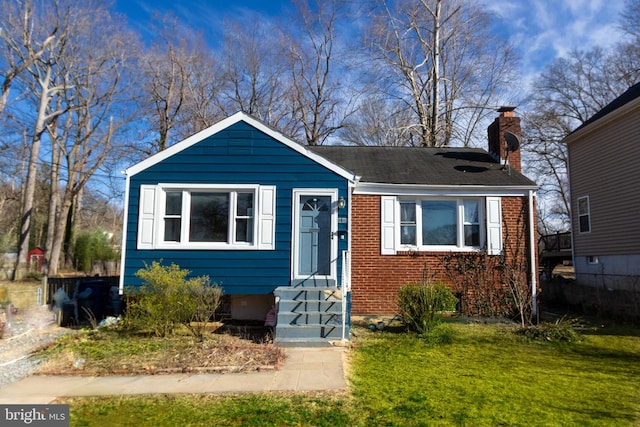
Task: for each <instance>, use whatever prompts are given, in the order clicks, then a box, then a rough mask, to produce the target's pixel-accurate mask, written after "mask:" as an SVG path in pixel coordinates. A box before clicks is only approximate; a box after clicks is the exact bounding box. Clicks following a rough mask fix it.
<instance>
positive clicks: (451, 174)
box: [309, 146, 536, 186]
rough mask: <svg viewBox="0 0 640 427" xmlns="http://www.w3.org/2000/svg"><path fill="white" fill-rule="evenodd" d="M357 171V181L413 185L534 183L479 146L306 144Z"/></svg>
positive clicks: (520, 184) (521, 184)
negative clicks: (358, 177)
mask: <svg viewBox="0 0 640 427" xmlns="http://www.w3.org/2000/svg"><path fill="white" fill-rule="evenodd" d="M309 148H310V149H311V150H312V151H314V152H316V153H318V154H320V155H321V156H323V157H325V158H327V159H328V160H330V161H332V162H334V163H336V164H338V165H340V166H342V167H343V168H346V169H348V170H350V171H351V172H353V173H355V174H357V175H360V176H361V177H362V178H361V182H369V183H380V184H417V185H486V186H535V185H536V184H535V183H534V182H533V181H531V180H530V179H529V178H527V177H525V176H524V175H522V174H521V173H520V172H517V171H515V170H513V169H512V170H511V171H508V170H506V169H505V168H504V167H503V166H502V165H501V164H500V163H499V162H497V161H496V160H494V159H493V158H492V157H491V156H490V155H489V154H488V153H487V152H486V151H484V150H482V149H479V148H423V147H362V146H358V147H353V146H315V147H309Z"/></svg>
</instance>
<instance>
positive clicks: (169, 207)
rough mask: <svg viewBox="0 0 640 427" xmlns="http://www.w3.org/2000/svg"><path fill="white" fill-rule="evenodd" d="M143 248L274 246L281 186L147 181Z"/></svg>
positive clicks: (141, 230)
mask: <svg viewBox="0 0 640 427" xmlns="http://www.w3.org/2000/svg"><path fill="white" fill-rule="evenodd" d="M140 194H141V196H140V197H141V201H140V218H139V221H140V222H139V230H138V248H139V249H169V248H175V249H225V248H227V249H273V245H274V232H275V229H274V225H275V187H273V186H259V185H238V186H231V185H217V186H215V185H193V186H179V185H176V184H164V185H162V184H161V185H157V186H141V193H140Z"/></svg>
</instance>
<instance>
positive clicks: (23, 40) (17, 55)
mask: <svg viewBox="0 0 640 427" xmlns="http://www.w3.org/2000/svg"><path fill="white" fill-rule="evenodd" d="M40 6H41V2H36V1H34V0H21V1H16V0H3V1H2V2H1V3H0V10H2V14H1V15H0V42H1V43H2V44H3V45H4V46H3V51H4V55H1V56H0V64H1V65H2V69H3V72H2V76H3V80H2V86H1V87H0V115H1V114H2V112H3V111H4V109H5V106H6V105H7V100H8V99H9V93H10V90H11V86H12V84H13V82H14V80H15V79H16V78H17V77H18V76H19V75H21V74H22V73H23V72H25V70H27V68H29V67H30V66H31V65H32V64H33V63H34V62H35V61H37V60H38V59H39V58H40V57H41V56H42V55H43V54H44V53H45V51H46V50H47V48H48V47H49V45H51V44H52V43H53V42H54V40H55V37H56V33H57V31H58V27H57V26H56V23H55V22H41V21H40V20H38V18H37V17H36V18H35V19H34V8H39V7H40ZM53 7H56V4H55V3H54V4H53ZM36 21H37V22H36Z"/></svg>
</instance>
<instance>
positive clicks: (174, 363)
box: [36, 326, 285, 376]
mask: <svg viewBox="0 0 640 427" xmlns="http://www.w3.org/2000/svg"><path fill="white" fill-rule="evenodd" d="M259 335H260V334H259V332H258V331H255V330H253V334H252V335H249V334H246V335H233V334H231V333H229V332H226V331H225V329H224V327H222V326H220V327H219V328H218V329H216V330H215V331H213V332H211V333H207V335H206V336H205V339H204V340H203V341H202V342H200V341H198V340H196V339H194V338H193V337H191V336H189V335H175V336H171V337H165V338H158V337H149V336H133V335H123V334H121V333H117V332H113V331H97V332H96V331H83V332H80V333H77V334H73V335H70V336H69V337H67V338H65V339H63V340H59V341H57V342H56V343H55V344H53V345H51V346H49V348H47V349H45V350H43V351H41V352H39V354H38V355H37V357H40V358H42V359H43V361H42V362H41V363H40V365H39V367H38V370H37V371H36V373H37V374H45V375H92V376H104V375H139V374H165V373H189V372H205V373H206V372H208V373H228V372H248V371H261V370H274V369H278V367H279V366H280V365H281V364H282V362H283V361H284V358H285V352H284V350H283V349H281V348H279V347H277V346H275V345H274V344H273V343H271V342H270V341H269V340H268V334H267V335H263V340H262V341H261V340H259V339H257V338H256V336H259Z"/></svg>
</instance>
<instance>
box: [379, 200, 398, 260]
mask: <svg viewBox="0 0 640 427" xmlns="http://www.w3.org/2000/svg"><path fill="white" fill-rule="evenodd" d="M380 209H381V212H380V217H381V219H382V224H381V229H380V241H381V251H380V253H381V254H382V255H395V253H396V197H395V196H382V197H380Z"/></svg>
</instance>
